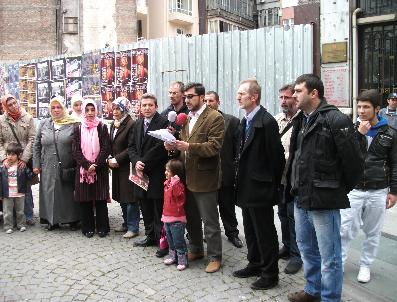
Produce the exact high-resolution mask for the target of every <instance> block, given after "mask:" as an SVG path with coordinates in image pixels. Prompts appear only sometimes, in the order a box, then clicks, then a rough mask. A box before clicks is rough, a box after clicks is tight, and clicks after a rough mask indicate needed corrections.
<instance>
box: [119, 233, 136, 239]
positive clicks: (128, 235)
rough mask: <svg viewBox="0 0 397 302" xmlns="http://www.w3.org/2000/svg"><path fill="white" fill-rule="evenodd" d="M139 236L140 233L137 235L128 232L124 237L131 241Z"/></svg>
mask: <svg viewBox="0 0 397 302" xmlns="http://www.w3.org/2000/svg"><path fill="white" fill-rule="evenodd" d="M138 235H139V233H135V232H132V231H128V232H127V233H125V234H124V235H123V238H126V239H131V238H134V237H136V236H138Z"/></svg>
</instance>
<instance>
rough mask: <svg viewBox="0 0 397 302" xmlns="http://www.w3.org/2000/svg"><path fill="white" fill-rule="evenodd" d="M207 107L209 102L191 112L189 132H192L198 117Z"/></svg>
mask: <svg viewBox="0 0 397 302" xmlns="http://www.w3.org/2000/svg"><path fill="white" fill-rule="evenodd" d="M205 108H207V104H205V103H204V104H203V106H201V108H200V109H199V110H197V111H196V112H193V111H190V112H189V117H190V121H189V134H191V133H192V130H193V127H194V125H195V124H196V122H197V120H198V118H199V117H200V115H201V113H203V111H204V110H205Z"/></svg>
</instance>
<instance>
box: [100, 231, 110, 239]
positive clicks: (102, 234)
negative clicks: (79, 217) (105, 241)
mask: <svg viewBox="0 0 397 302" xmlns="http://www.w3.org/2000/svg"><path fill="white" fill-rule="evenodd" d="M107 235H108V233H107V232H98V236H99V237H101V238H103V237H106V236H107Z"/></svg>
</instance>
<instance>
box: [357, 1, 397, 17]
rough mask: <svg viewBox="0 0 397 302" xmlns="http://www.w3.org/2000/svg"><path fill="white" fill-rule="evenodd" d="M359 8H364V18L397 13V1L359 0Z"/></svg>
mask: <svg viewBox="0 0 397 302" xmlns="http://www.w3.org/2000/svg"><path fill="white" fill-rule="evenodd" d="M357 7H360V8H362V10H363V13H362V16H363V17H369V16H377V15H387V14H392V13H396V11H397V1H396V0H358V4H357Z"/></svg>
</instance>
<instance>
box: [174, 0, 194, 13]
mask: <svg viewBox="0 0 397 302" xmlns="http://www.w3.org/2000/svg"><path fill="white" fill-rule="evenodd" d="M169 11H170V12H171V13H182V14H186V15H190V16H191V15H192V0H170V2H169Z"/></svg>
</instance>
